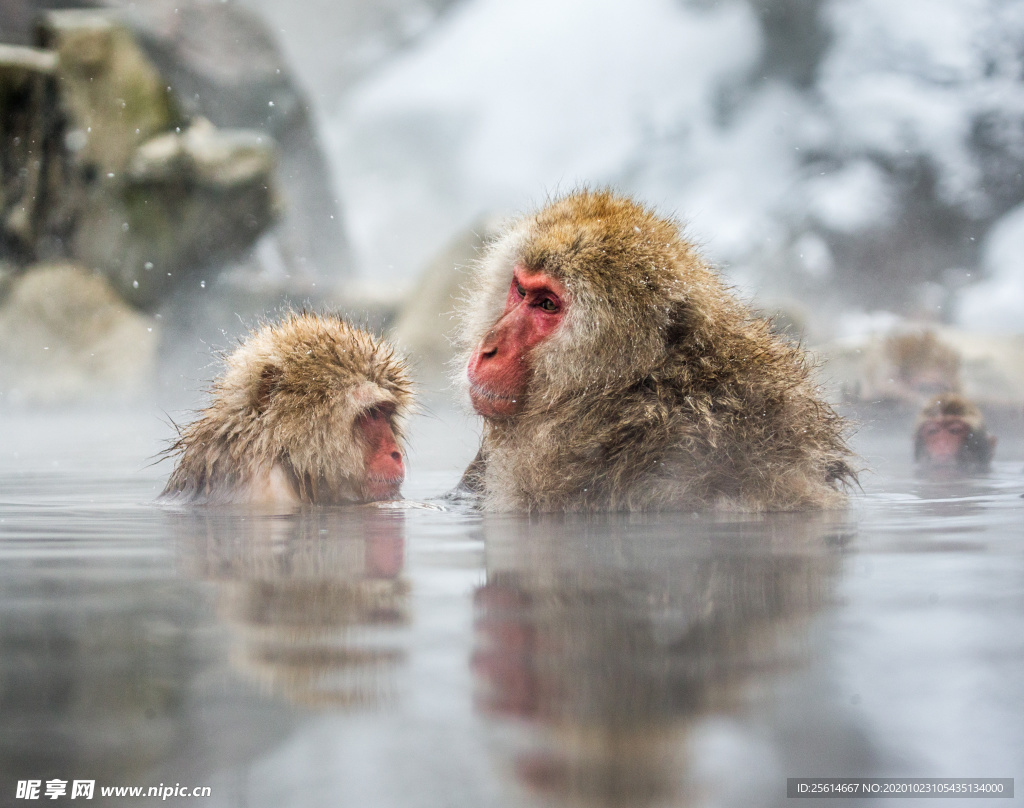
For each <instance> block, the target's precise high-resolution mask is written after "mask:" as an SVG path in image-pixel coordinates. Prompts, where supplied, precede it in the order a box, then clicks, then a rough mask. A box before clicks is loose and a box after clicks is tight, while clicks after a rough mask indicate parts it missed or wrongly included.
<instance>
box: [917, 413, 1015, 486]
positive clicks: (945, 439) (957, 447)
mask: <svg viewBox="0 0 1024 808" xmlns="http://www.w3.org/2000/svg"><path fill="white" fill-rule="evenodd" d="M995 449H996V438H995V436H994V435H989V434H988V429H987V428H986V426H985V417H984V416H983V415H982V414H981V410H979V409H978V407H977V406H976V405H975V404H974V403H973V402H971V401H970V400H968V399H966V398H964V397H963V396H961V395H959V394H957V393H944V394H941V395H937V396H935V397H934V398H933V399H931V400H930V401H929V402H928V403H927V404H925V406H924V408H923V409H922V410H921V413H920V414H919V415H918V417H917V425H916V427H915V429H914V460H916V461H917V463H918V464H919V466H920V468H921V469H922V471H924V472H925V473H928V474H938V475H940V476H945V475H949V474H965V473H966V474H971V473H975V472H981V471H986V470H987V469H988V467H989V464H990V463H991V462H992V456H993V454H995Z"/></svg>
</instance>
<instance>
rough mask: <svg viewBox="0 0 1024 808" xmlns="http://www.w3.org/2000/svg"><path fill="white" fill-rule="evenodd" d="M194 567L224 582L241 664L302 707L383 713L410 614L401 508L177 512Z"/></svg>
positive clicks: (220, 595)
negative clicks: (281, 512) (400, 636)
mask: <svg viewBox="0 0 1024 808" xmlns="http://www.w3.org/2000/svg"><path fill="white" fill-rule="evenodd" d="M174 519H175V520H176V526H177V529H178V535H179V542H178V545H179V547H180V548H181V550H182V553H183V562H184V563H183V566H184V568H185V569H186V570H187V571H188V572H190V573H191V574H192V575H194V576H195V577H197V578H199V579H201V580H205V581H210V582H213V583H214V584H215V587H216V591H217V615H218V619H219V620H220V621H221V622H222V623H223V624H224V625H225V626H226V627H227V629H228V631H229V635H230V637H231V649H232V651H231V658H230V662H231V665H232V667H233V668H234V669H235V670H236V671H237V672H238V673H240V674H241V675H242V677H244V679H246V680H248V681H251V682H253V683H255V684H256V685H257V687H258V688H259V689H261V690H262V691H264V692H268V693H270V694H273V695H276V696H280V697H282V698H284V699H286V700H287V701H289V702H291V703H293V704H304V705H310V706H319V707H335V708H339V709H354V708H360V709H373V708H376V707H378V706H381V705H382V704H386V703H387V702H389V701H391V700H392V699H393V698H394V696H395V685H394V681H395V675H396V673H397V670H398V669H399V668H400V666H402V665H403V664H404V662H405V658H406V653H405V649H404V648H403V647H402V646H401V645H400V643H399V640H398V639H397V636H396V633H395V632H396V631H397V630H398V629H399V628H401V627H402V626H404V625H406V624H407V623H408V621H409V603H408V595H409V584H408V581H407V580H406V578H405V574H404V564H405V521H404V514H403V513H402V512H401V511H390V512H386V513H381V512H379V511H368V510H366V509H361V508H350V509H341V508H330V509H329V508H323V509H321V508H314V509H304V510H302V511H299V512H297V513H292V514H287V515H277V516H270V515H265V514H264V515H255V516H252V515H250V516H249V517H248V518H246V519H244V520H242V519H238V518H237V514H232V513H230V512H225V511H219V510H211V509H205V508H204V509H198V510H189V511H186V512H183V513H179V514H175V515H174Z"/></svg>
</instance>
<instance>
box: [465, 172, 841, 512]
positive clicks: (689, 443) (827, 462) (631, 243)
mask: <svg viewBox="0 0 1024 808" xmlns="http://www.w3.org/2000/svg"><path fill="white" fill-rule="evenodd" d="M516 264H521V265H524V266H525V267H527V269H533V270H541V269H542V270H544V271H545V272H547V273H549V274H550V275H551V276H553V277H554V278H556V279H558V280H559V281H561V283H563V284H564V286H565V288H566V290H567V292H568V295H569V298H570V306H569V309H568V311H567V313H566V319H565V321H564V322H563V323H562V324H561V326H560V327H559V329H558V330H557V331H556V332H554V334H553V335H552V337H551V338H549V339H548V340H547V342H546V343H542V344H541V345H540V347H539V349H536V350H535V351H534V354H533V355H532V356H531V357H530V358H529V361H530V363H531V365H532V372H533V375H532V378H531V380H530V382H529V385H528V388H527V393H526V397H525V399H526V400H525V402H524V405H523V409H522V410H521V411H520V412H519V413H517V414H516V415H514V416H512V417H510V418H508V419H500V420H499V419H487V420H486V421H485V424H484V434H483V441H482V446H481V450H480V455H479V456H478V458H477V460H476V461H474V464H473V465H472V466H471V467H470V469H469V470H467V474H466V477H465V487H467V488H469V489H471V490H474V491H475V492H476V493H477V494H479V495H480V496H481V498H482V500H483V504H484V506H485V507H489V508H493V509H498V510H543V511H550V510H606V509H607V510H645V509H691V508H707V507H717V508H722V509H741V510H755V511H759V510H795V509H802V508H822V507H833V506H838V505H840V504H842V503H843V502H844V501H845V493H844V492H845V489H846V488H847V487H848V486H849V485H851V484H855V483H856V479H857V475H856V472H855V471H854V469H853V468H852V466H851V460H852V455H851V452H850V450H849V448H848V447H847V445H846V442H845V432H846V429H847V425H846V423H845V422H844V421H843V419H842V418H840V417H839V416H838V415H837V414H836V413H835V412H834V411H833V409H832V408H831V407H830V406H829V405H828V404H827V403H826V402H825V401H824V400H823V398H822V396H821V393H820V391H819V389H818V388H817V387H816V385H815V384H814V383H813V381H812V380H811V372H812V365H811V363H810V361H809V359H808V357H807V355H806V353H805V352H804V351H803V350H802V349H801V348H800V347H798V346H796V345H794V344H792V343H791V342H789V341H786V340H785V339H783V338H780V337H778V336H776V335H774V334H773V333H772V331H771V327H770V323H769V322H768V321H766V320H763V319H760V318H757V317H755V316H754V315H753V314H752V313H751V311H750V310H749V309H748V308H747V307H746V306H744V305H743V304H742V303H740V302H739V301H738V300H736V299H735V298H734V297H733V296H732V295H731V294H730V293H729V291H728V290H727V289H726V287H725V286H724V285H723V283H722V281H721V280H720V279H719V278H718V276H717V275H716V274H715V273H714V271H713V270H712V269H711V268H710V267H709V266H708V264H707V263H706V262H705V261H704V260H703V259H702V258H701V257H700V256H699V255H698V253H697V252H696V250H695V248H694V247H693V246H692V245H691V244H690V243H688V242H687V241H686V240H684V238H683V237H682V236H681V234H680V231H679V228H678V226H677V225H676V224H675V223H674V222H673V221H670V220H667V219H664V218H661V217H659V216H657V215H655V214H654V213H652V212H651V211H649V210H646V209H645V208H643V207H641V206H640V205H638V204H637V203H635V202H633V201H631V200H630V199H627V198H625V197H622V196H618V195H616V194H614V193H612V192H609V191H589V190H583V191H578V192H575V193H572V194H570V195H568V196H566V197H564V198H562V199H559V200H556V201H555V202H553V203H551V204H549V205H548V206H547V207H545V208H543V209H542V210H540V211H539V212H538V213H536V214H534V215H531V216H527V217H525V218H523V219H521V220H519V221H518V222H515V223H513V224H512V225H511V226H510V227H509V228H508V229H507V230H506V232H505V233H504V235H503V236H502V237H500V238H499V239H498V240H497V241H496V242H495V243H494V244H493V245H492V246H491V247H490V248H489V250H488V252H487V253H486V254H485V256H484V257H483V258H482V260H481V262H480V265H479V267H478V270H477V273H476V276H475V284H474V287H473V289H472V291H471V293H470V296H469V298H468V300H467V301H466V304H465V315H464V319H463V323H462V331H461V346H462V349H463V352H464V353H463V359H464V360H468V358H469V356H470V355H471V354H472V351H473V348H474V346H475V345H477V344H478V343H479V341H480V340H481V339H482V338H483V336H484V335H485V334H486V333H487V331H488V330H489V329H490V328H491V326H492V325H493V324H494V323H495V322H496V321H497V319H498V318H499V317H500V316H501V313H502V311H503V309H504V305H505V298H506V295H507V292H508V287H509V284H510V282H511V278H512V268H513V266H514V265H516ZM464 376H465V374H463V379H464Z"/></svg>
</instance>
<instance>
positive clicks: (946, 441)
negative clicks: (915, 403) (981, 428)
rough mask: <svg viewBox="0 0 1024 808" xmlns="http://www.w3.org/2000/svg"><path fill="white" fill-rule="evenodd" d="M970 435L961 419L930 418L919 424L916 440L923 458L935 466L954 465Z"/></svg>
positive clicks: (967, 426)
mask: <svg viewBox="0 0 1024 808" xmlns="http://www.w3.org/2000/svg"><path fill="white" fill-rule="evenodd" d="M970 434H971V427H970V426H969V425H968V424H967V423H966V422H965V421H964V420H963V419H962V418H956V417H952V416H946V417H940V418H932V419H930V420H928V421H925V422H924V423H923V424H921V428H920V430H919V432H918V440H919V441H920V442H921V444H922V449H923V454H924V458H925V459H926V460H927V461H928V462H929V463H931V464H932V465H935V466H952V465H955V464H956V462H957V460H958V456H959V453H960V449H961V448H962V447H963V445H964V443H965V442H966V441H967V438H968V437H969V436H970Z"/></svg>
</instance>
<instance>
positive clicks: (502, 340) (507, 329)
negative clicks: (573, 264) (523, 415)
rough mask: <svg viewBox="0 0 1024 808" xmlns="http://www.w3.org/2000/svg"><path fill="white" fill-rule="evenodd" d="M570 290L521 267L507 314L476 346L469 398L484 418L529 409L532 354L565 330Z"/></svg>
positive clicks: (471, 362) (516, 271)
mask: <svg viewBox="0 0 1024 808" xmlns="http://www.w3.org/2000/svg"><path fill="white" fill-rule="evenodd" d="M569 303H570V301H569V296H568V295H567V294H566V291H565V287H564V286H563V285H562V284H561V283H559V282H558V281H557V280H555V279H554V278H552V277H551V276H550V275H547V274H546V273H544V272H540V271H536V272H535V271H531V270H528V269H526V268H525V267H523V266H519V265H517V266H516V267H514V268H513V270H512V283H511V285H510V286H509V290H508V297H507V298H506V300H505V310H504V312H502V314H501V316H500V317H499V318H498V320H497V322H495V323H494V325H493V326H491V329H490V331H488V332H487V334H486V335H485V336H484V338H483V339H482V340H481V341H480V344H479V345H477V346H476V350H474V351H473V355H472V356H471V357H470V360H469V365H468V367H467V376H468V377H469V397H470V400H471V401H472V402H473V409H475V410H476V411H477V412H478V413H480V415H482V416H484V418H509V417H511V416H513V415H515V414H516V413H517V412H519V411H520V410H521V409H522V407H523V403H524V401H523V397H524V396H525V394H526V391H527V387H528V386H529V383H530V376H531V372H532V367H531V353H532V351H533V350H534V349H535V348H536V347H537V346H538V345H540V344H541V343H542V342H543V341H544V340H545V339H547V338H548V337H549V336H551V334H552V333H553V332H554V331H555V329H557V328H558V326H559V325H561V323H562V321H563V320H564V319H565V313H566V311H567V310H568V307H569Z"/></svg>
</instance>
